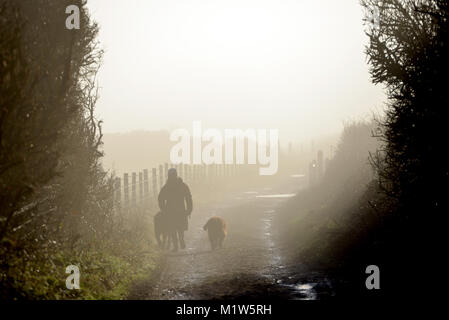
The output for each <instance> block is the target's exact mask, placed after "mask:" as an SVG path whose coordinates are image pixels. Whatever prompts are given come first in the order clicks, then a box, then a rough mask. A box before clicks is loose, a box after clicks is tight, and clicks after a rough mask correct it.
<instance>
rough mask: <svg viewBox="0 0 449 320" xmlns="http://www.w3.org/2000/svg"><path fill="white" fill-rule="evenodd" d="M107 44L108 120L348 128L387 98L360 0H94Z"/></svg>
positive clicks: (292, 130) (102, 77)
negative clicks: (373, 78) (371, 65)
mask: <svg viewBox="0 0 449 320" xmlns="http://www.w3.org/2000/svg"><path fill="white" fill-rule="evenodd" d="M89 8H90V10H91V15H92V18H93V19H95V20H96V21H97V22H98V23H99V25H100V28H101V30H100V33H99V40H100V42H101V45H102V47H103V48H104V49H105V56H104V62H103V65H102V67H101V70H100V74H99V83H100V87H101V90H100V96H101V98H100V100H99V102H98V105H97V113H98V116H99V117H100V118H102V119H103V120H104V129H105V132H127V131H133V130H159V129H170V130H172V129H175V128H179V127H183V128H187V129H189V130H192V121H194V120H200V121H202V126H203V128H211V127H216V128H219V129H224V128H241V129H246V128H274V129H279V130H280V131H279V135H280V139H281V141H287V140H290V139H298V140H304V139H309V138H312V137H316V136H318V135H327V134H333V133H337V132H339V131H340V130H341V129H342V126H343V122H344V121H346V120H351V119H359V118H361V117H363V118H367V117H369V116H370V114H371V111H375V110H376V111H379V108H382V107H383V102H384V101H385V97H384V94H383V89H382V88H381V87H375V86H374V85H372V84H371V82H370V76H369V74H368V66H367V64H366V58H365V54H364V45H365V44H366V43H367V37H366V36H365V34H364V33H363V22H362V18H363V12H362V8H361V7H360V5H359V1H358V0H339V1H336V0H313V1H312V0H309V1H305V0H89Z"/></svg>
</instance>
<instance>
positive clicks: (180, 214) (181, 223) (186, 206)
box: [158, 177, 193, 231]
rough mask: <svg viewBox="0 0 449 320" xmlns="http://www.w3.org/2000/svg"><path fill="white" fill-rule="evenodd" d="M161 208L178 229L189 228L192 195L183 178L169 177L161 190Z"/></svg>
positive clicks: (159, 200)
mask: <svg viewBox="0 0 449 320" xmlns="http://www.w3.org/2000/svg"><path fill="white" fill-rule="evenodd" d="M158 202H159V208H160V209H161V210H162V211H163V212H164V213H166V214H167V216H168V217H169V223H170V225H171V226H172V227H174V228H176V230H182V231H185V230H187V228H188V219H187V218H188V216H189V215H190V214H191V213H192V208H193V205H192V195H191V193H190V189H189V187H188V186H187V184H185V183H184V182H183V181H182V179H181V178H179V177H178V178H176V179H174V180H170V179H168V180H167V182H166V183H165V185H164V186H163V187H162V189H161V191H160V192H159V197H158Z"/></svg>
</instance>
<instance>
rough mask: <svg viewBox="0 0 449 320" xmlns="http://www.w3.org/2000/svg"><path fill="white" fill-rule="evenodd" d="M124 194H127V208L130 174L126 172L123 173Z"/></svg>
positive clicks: (127, 203)
mask: <svg viewBox="0 0 449 320" xmlns="http://www.w3.org/2000/svg"><path fill="white" fill-rule="evenodd" d="M123 194H124V196H125V199H124V200H125V208H126V209H128V208H129V180H128V174H127V173H125V174H124V175H123Z"/></svg>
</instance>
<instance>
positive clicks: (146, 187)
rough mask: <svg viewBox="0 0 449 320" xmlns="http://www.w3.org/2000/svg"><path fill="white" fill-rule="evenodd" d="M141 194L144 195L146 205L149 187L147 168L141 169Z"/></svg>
mask: <svg viewBox="0 0 449 320" xmlns="http://www.w3.org/2000/svg"><path fill="white" fill-rule="evenodd" d="M143 194H144V197H145V203H146V204H147V205H148V204H149V202H150V199H149V195H150V188H149V181H148V169H144V170H143Z"/></svg>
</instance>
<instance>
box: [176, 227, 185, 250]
mask: <svg viewBox="0 0 449 320" xmlns="http://www.w3.org/2000/svg"><path fill="white" fill-rule="evenodd" d="M178 237H179V244H180V246H181V249H185V248H186V243H185V242H184V231H182V230H178Z"/></svg>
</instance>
